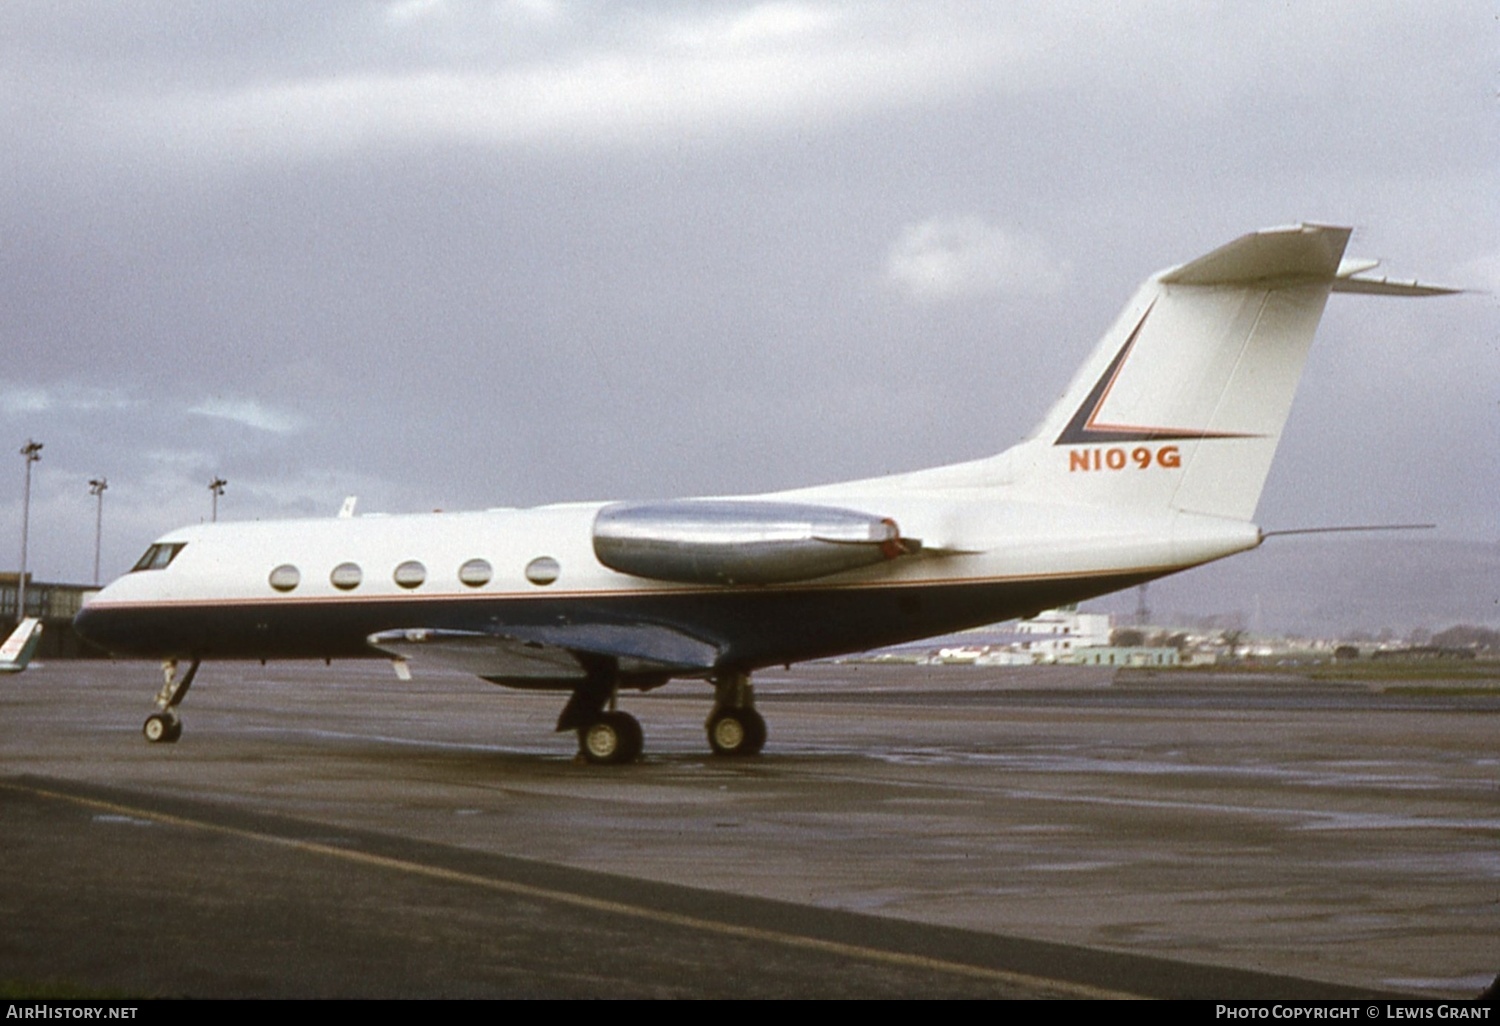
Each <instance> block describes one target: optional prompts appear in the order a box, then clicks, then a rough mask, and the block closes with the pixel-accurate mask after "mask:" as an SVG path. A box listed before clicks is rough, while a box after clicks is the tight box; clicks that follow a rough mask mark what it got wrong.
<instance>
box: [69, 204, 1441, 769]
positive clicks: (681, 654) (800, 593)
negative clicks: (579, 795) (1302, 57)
mask: <svg viewBox="0 0 1500 1026" xmlns="http://www.w3.org/2000/svg"><path fill="white" fill-rule="evenodd" d="M1348 239H1349V229H1347V228H1335V227H1330V226H1326V225H1315V224H1307V225H1297V226H1294V227H1289V228H1274V229H1269V230H1266V231H1261V232H1256V233H1254V234H1251V235H1246V236H1244V237H1242V238H1239V239H1236V240H1235V241H1234V242H1231V243H1229V244H1228V245H1226V246H1223V247H1221V248H1219V249H1216V250H1214V251H1213V252H1212V253H1209V254H1208V255H1207V256H1203V257H1200V258H1198V259H1197V260H1193V261H1191V262H1189V263H1186V264H1183V265H1181V266H1179V267H1173V268H1170V269H1168V270H1165V271H1162V272H1160V273H1158V274H1156V275H1154V276H1152V277H1151V278H1150V279H1148V280H1147V281H1146V283H1145V284H1144V285H1143V286H1141V288H1140V290H1139V291H1138V292H1137V293H1136V294H1135V296H1134V298H1132V299H1131V300H1130V302H1129V303H1128V304H1127V305H1126V307H1125V309H1124V312H1123V313H1121V314H1120V317H1119V319H1118V320H1117V321H1115V323H1114V325H1113V326H1112V327H1111V328H1110V329H1109V331H1108V332H1107V333H1106V334H1105V336H1104V338H1103V340H1102V341H1101V342H1100V343H1099V345H1098V348H1097V349H1096V350H1095V351H1094V353H1093V355H1091V356H1090V357H1089V358H1088V361H1087V362H1086V363H1084V365H1083V367H1082V368H1081V369H1080V370H1079V372H1078V374H1077V376H1076V377H1075V378H1074V379H1073V382H1072V384H1071V385H1069V387H1068V389H1067V391H1066V392H1065V393H1064V394H1063V396H1062V398H1061V399H1060V400H1059V401H1058V402H1057V404H1056V405H1055V406H1053V407H1052V409H1051V411H1050V412H1049V413H1048V414H1047V415H1046V417H1045V418H1044V419H1043V420H1042V422H1041V423H1040V424H1039V425H1038V426H1037V427H1036V429H1035V430H1034V431H1033V432H1032V433H1031V434H1030V435H1029V436H1028V437H1027V438H1026V439H1025V440H1023V441H1021V442H1020V443H1019V444H1017V445H1015V446H1014V447H1012V448H1010V449H1007V450H1006V451H1004V452H1002V453H1000V454H998V455H996V456H992V457H989V458H986V459H980V460H976V461H973V462H969V463H960V464H955V465H951V466H944V467H938V468H935V469H931V470H923V471H917V472H914V473H906V474H898V475H894V476H889V477H881V478H873V479H870V480H865V481H853V482H849V483H845V484H837V485H828V486H824V487H818V488H805V489H798V490H794V491H788V492H777V493H774V494H766V495H746V496H733V497H717V498H703V499H676V500H671V501H664V502H648V503H635V502H628V503H620V502H588V503H569V504H565V505H558V506H543V507H540V508H536V509H504V510H487V511H484V512H474V513H442V514H429V515H422V516H387V517H368V516H366V517H359V516H340V517H337V518H333V517H330V518H328V519H326V520H297V521H285V522H273V523H240V524H235V523H210V524H199V525H197V526H193V527H185V528H182V529H181V530H177V531H172V532H171V533H169V534H166V535H163V536H162V537H161V538H160V539H159V540H157V541H156V542H154V543H153V544H152V545H151V546H150V548H148V549H147V550H146V553H145V555H143V556H142V557H141V559H140V562H138V563H137V564H136V565H135V568H134V569H133V570H131V572H130V573H128V574H126V575H125V576H123V577H121V578H120V579H119V580H117V581H115V582H114V583H113V584H111V585H109V586H108V587H107V588H105V589H104V590H103V591H102V592H100V593H99V594H98V595H97V596H96V597H95V598H94V599H93V600H92V601H90V602H89V603H88V605H87V606H86V607H84V609H83V611H82V612H80V613H79V614H78V618H77V620H76V624H77V627H78V630H79V632H80V633H82V634H83V635H84V636H85V637H86V638H88V639H89V640H90V641H93V642H95V643H97V644H99V645H101V646H103V647H104V648H106V649H108V650H110V651H111V652H115V653H118V654H123V655H134V656H150V657H154V658H159V659H161V660H163V667H164V674H163V676H164V683H163V685H162V688H161V691H160V693H159V694H158V695H157V698H156V708H155V711H154V712H152V713H151V715H150V716H149V717H148V718H147V720H146V723H145V734H146V737H147V738H148V739H149V740H151V741H157V742H165V741H175V740H176V739H177V737H178V736H179V735H180V733H181V731H182V725H181V721H180V719H179V718H178V713H177V707H178V705H179V703H180V702H181V701H182V698H183V696H184V695H185V694H186V693H187V690H188V687H189V685H190V684H191V683H192V680H193V676H194V674H195V673H196V672H197V669H198V666H199V664H200V662H201V661H203V660H205V659H210V660H212V659H262V660H264V659H303V658H317V659H347V658H354V657H369V656H381V657H385V658H388V659H390V660H392V661H393V662H394V665H395V667H396V670H397V672H398V673H400V674H402V675H403V676H405V675H407V674H409V673H410V672H411V668H418V669H420V668H421V667H422V666H423V665H431V666H444V667H456V668H459V669H462V670H465V671H468V672H471V673H474V674H476V675H478V676H479V677H482V678H484V679H485V680H488V681H493V682H494V683H496V684H504V685H506V686H508V687H516V688H533V689H546V690H553V691H559V692H562V693H564V694H566V695H568V696H570V697H568V699H567V701H566V704H565V705H564V707H563V710H562V714H561V716H560V717H559V719H558V722H557V729H558V730H560V731H576V732H577V734H578V740H579V749H580V752H581V754H582V755H583V756H584V757H585V758H586V759H588V760H589V761H591V762H597V763H619V762H628V761H631V760H634V759H635V758H637V757H638V756H639V755H640V753H641V749H642V734H641V728H640V724H639V723H638V722H637V721H636V720H635V718H634V717H632V716H630V715H629V714H628V713H625V712H623V711H620V710H619V709H617V707H616V706H617V702H618V699H619V695H620V693H621V692H629V691H647V690H650V689H652V688H656V687H659V686H661V685H663V684H665V683H666V682H667V681H669V680H672V679H673V678H689V679H697V680H703V681H707V682H710V683H711V684H712V686H713V709H712V712H711V714H710V715H709V718H708V723H707V727H708V742H709V745H710V746H711V747H712V749H713V750H714V751H715V752H717V753H719V754H721V755H752V754H755V753H756V752H758V751H760V749H761V746H762V745H763V744H764V743H765V740H766V724H765V721H764V719H762V717H761V716H760V714H759V713H758V712H757V711H756V709H755V705H754V696H753V691H752V689H751V686H750V675H751V674H752V673H753V672H754V671H755V670H756V669H758V668H761V667H765V666H771V665H775V664H781V663H794V662H798V661H801V660H807V659H817V658H821V657H825V656H833V655H838V654H841V653H847V652H855V651H860V650H863V649H868V648H873V647H877V646H882V645H890V644H895V643H898V642H906V641H912V640H915V639H918V638H922V637H927V636H930V635H934V634H941V633H946V632H949V631H955V630H959V629H962V628H967V627H973V626H977V625H980V624H987V623H993V622H996V621H1000V620H1007V619H1011V618H1014V617H1018V616H1026V615H1029V614H1033V613H1036V612H1038V611H1040V610H1043V609H1047V608H1050V607H1053V606H1057V605H1060V604H1062V603H1067V602H1077V601H1079V600H1081V599H1087V598H1091V597H1093V596H1096V595H1102V594H1105V593H1106V592H1111V591H1115V590H1118V589H1121V588H1128V587H1131V586H1133V585H1137V584H1140V583H1142V582H1144V581H1149V580H1152V579H1154V578H1157V577H1162V576H1164V575H1166V574H1171V573H1176V572H1177V571H1179V570H1185V569H1187V568H1189V567H1194V566H1198V565H1200V564H1203V563H1207V562H1210V561H1212V560H1216V559H1222V558H1224V557H1225V556H1230V555H1233V554H1234V553H1237V552H1242V551H1245V550H1247V549H1253V548H1255V547H1256V546H1257V545H1259V544H1260V542H1261V539H1262V533H1261V531H1260V529H1259V528H1258V527H1257V526H1256V525H1255V523H1254V522H1253V520H1252V518H1253V516H1254V514H1255V507H1256V503H1257V502H1258V500H1259V497H1260V492H1261V487H1262V485H1263V484H1264V482H1265V479H1266V474H1267V472H1268V471H1269V469H1270V466H1271V458H1272V456H1273V455H1274V454H1275V452H1276V444H1277V442H1278V440H1279V439H1280V436H1281V430H1282V426H1283V425H1284V424H1285V423H1286V419H1287V413H1288V411H1289V409H1290V408H1291V403H1292V394H1293V392H1294V391H1295V389H1296V386H1297V379H1298V378H1299V376H1300V375H1301V372H1302V366H1303V362H1304V359H1305V357H1306V354H1307V350H1308V347H1309V345H1310V344H1311V343H1312V338H1313V333H1314V331H1315V330H1316V329H1317V326H1318V321H1319V319H1320V318H1321V316H1322V313H1323V306H1324V303H1325V302H1326V301H1327V300H1328V297H1329V294H1330V293H1332V292H1357V293H1366V294H1375V295H1389V296H1425V295H1436V294H1440V293H1446V292H1452V291H1455V290H1452V289H1442V288H1436V287H1433V286H1427V285H1419V284H1417V283H1415V282H1394V281H1389V280H1386V279H1384V278H1373V277H1370V276H1369V275H1368V273H1367V272H1369V271H1370V270H1372V269H1373V267H1374V266H1375V263H1374V262H1373V261H1346V260H1344V258H1343V254H1344V247H1345V244H1346V243H1347V242H1348ZM182 664H186V668H185V670H182V672H179V670H181V669H182Z"/></svg>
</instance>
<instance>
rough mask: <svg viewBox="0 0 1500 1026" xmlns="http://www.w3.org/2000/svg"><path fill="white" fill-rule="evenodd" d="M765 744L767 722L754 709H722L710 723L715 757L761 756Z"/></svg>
mask: <svg viewBox="0 0 1500 1026" xmlns="http://www.w3.org/2000/svg"><path fill="white" fill-rule="evenodd" d="M765 744H766V721H765V718H764V717H762V716H761V714H760V713H758V712H756V711H755V710H754V709H720V710H719V711H718V712H716V713H714V715H713V716H712V717H710V719H709V721H708V746H709V747H710V748H712V749H713V750H714V754H715V755H759V754H760V750H761V749H762V748H764V747H765Z"/></svg>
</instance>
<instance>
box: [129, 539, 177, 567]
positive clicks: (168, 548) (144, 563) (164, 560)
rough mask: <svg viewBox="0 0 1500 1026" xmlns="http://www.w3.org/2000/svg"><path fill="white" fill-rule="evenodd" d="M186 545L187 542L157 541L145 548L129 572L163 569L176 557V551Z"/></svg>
mask: <svg viewBox="0 0 1500 1026" xmlns="http://www.w3.org/2000/svg"><path fill="white" fill-rule="evenodd" d="M186 547H187V542H157V543H155V544H154V545H152V546H151V547H150V548H149V549H147V550H146V554H145V555H144V556H142V557H141V558H140V559H138V560H136V564H135V566H133V567H131V568H130V572H131V573H135V572H136V571H137V570H165V569H166V568H167V564H169V563H171V562H172V560H174V559H176V558H177V553H179V552H181V551H182V550H183V549H184V548H186Z"/></svg>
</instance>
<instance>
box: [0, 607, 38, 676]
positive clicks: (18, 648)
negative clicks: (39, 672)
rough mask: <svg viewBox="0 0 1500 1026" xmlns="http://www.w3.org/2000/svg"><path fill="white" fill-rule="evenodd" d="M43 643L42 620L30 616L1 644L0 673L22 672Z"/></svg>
mask: <svg viewBox="0 0 1500 1026" xmlns="http://www.w3.org/2000/svg"><path fill="white" fill-rule="evenodd" d="M41 643H42V621H40V620H38V619H37V618H36V617H34V616H28V617H27V618H26V619H24V620H22V621H21V622H20V623H19V624H17V625H16V629H15V630H13V631H11V634H10V637H8V638H6V639H5V644H3V645H0V673H20V672H21V671H22V670H24V669H26V664H27V663H29V662H31V657H32V656H34V655H36V650H37V646H38V645H40V644H41Z"/></svg>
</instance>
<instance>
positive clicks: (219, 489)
mask: <svg viewBox="0 0 1500 1026" xmlns="http://www.w3.org/2000/svg"><path fill="white" fill-rule="evenodd" d="M228 483H229V482H228V481H226V480H224V479H223V478H222V477H215V478H214V479H213V480H212V481H210V482H209V483H208V490H209V491H210V492H213V495H214V500H213V502H214V508H213V520H214V523H218V521H219V496H221V495H223V494H224V486H225V485H227V484H228Z"/></svg>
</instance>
